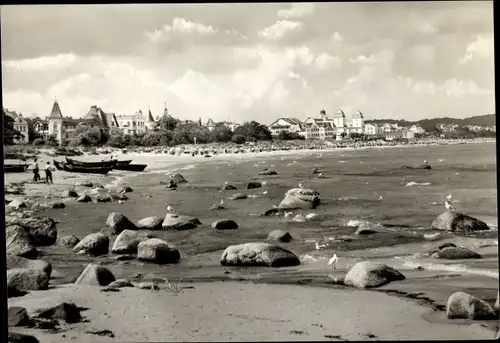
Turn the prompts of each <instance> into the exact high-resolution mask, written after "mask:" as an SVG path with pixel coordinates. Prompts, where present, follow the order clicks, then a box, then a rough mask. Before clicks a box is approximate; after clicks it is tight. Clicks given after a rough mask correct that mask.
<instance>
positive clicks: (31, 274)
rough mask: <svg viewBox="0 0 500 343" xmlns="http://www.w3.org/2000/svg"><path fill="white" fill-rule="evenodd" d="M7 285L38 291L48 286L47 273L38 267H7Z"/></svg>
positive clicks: (18, 288)
mask: <svg viewBox="0 0 500 343" xmlns="http://www.w3.org/2000/svg"><path fill="white" fill-rule="evenodd" d="M7 286H8V287H9V288H14V289H17V290H23V291H31V290H33V291H38V290H46V289H48V288H49V275H48V274H47V273H46V272H44V271H43V270H40V269H26V268H15V269H7Z"/></svg>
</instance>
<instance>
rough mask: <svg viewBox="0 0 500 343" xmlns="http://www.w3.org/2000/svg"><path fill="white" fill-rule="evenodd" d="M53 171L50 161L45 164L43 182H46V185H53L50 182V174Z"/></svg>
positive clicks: (52, 182)
mask: <svg viewBox="0 0 500 343" xmlns="http://www.w3.org/2000/svg"><path fill="white" fill-rule="evenodd" d="M54 170H55V169H54V167H52V166H51V165H50V161H48V162H47V163H45V181H46V182H47V184H49V183H51V184H54V181H52V172H53V171H54Z"/></svg>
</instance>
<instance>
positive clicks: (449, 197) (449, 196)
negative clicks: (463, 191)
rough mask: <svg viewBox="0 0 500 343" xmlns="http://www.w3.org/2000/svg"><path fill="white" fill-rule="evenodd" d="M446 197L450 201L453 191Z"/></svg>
mask: <svg viewBox="0 0 500 343" xmlns="http://www.w3.org/2000/svg"><path fill="white" fill-rule="evenodd" d="M446 199H447V200H448V201H450V200H451V193H450V194H448V196H447V197H446Z"/></svg>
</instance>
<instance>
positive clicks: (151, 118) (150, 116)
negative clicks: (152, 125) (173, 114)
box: [146, 110, 155, 122]
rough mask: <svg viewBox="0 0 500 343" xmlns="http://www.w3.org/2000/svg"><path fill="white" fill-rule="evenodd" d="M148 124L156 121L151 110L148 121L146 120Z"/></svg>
mask: <svg viewBox="0 0 500 343" xmlns="http://www.w3.org/2000/svg"><path fill="white" fill-rule="evenodd" d="M146 121H147V122H154V121H155V120H154V119H153V115H152V114H151V110H149V113H148V119H147V120H146Z"/></svg>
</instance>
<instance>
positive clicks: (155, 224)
mask: <svg viewBox="0 0 500 343" xmlns="http://www.w3.org/2000/svg"><path fill="white" fill-rule="evenodd" d="M162 223H163V219H162V218H160V217H157V216H151V217H146V218H143V219H141V220H139V221H138V222H137V228H138V229H146V230H161V224H162Z"/></svg>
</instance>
